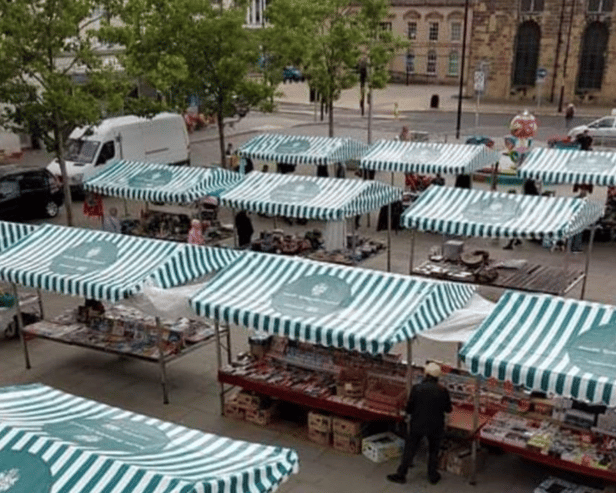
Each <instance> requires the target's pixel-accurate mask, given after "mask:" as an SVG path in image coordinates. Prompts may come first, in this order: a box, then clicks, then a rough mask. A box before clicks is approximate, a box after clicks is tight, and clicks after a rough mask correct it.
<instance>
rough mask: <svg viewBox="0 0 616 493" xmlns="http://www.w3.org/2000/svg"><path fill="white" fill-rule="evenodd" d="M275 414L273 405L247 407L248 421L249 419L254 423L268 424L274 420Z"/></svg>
mask: <svg viewBox="0 0 616 493" xmlns="http://www.w3.org/2000/svg"><path fill="white" fill-rule="evenodd" d="M273 415H274V408H273V407H270V408H268V409H247V410H246V421H249V422H250V423H254V424H256V425H259V426H267V425H268V424H270V423H271V422H272V418H273Z"/></svg>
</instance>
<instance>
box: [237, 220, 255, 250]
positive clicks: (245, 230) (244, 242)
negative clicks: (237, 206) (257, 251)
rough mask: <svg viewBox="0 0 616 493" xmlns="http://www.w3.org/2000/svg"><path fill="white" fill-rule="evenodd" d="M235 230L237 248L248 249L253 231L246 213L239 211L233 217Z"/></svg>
mask: <svg viewBox="0 0 616 493" xmlns="http://www.w3.org/2000/svg"><path fill="white" fill-rule="evenodd" d="M235 229H236V231H237V239H238V246H239V247H240V248H250V245H251V242H252V234H253V233H254V229H253V227H252V221H251V220H250V218H249V217H248V214H247V213H246V211H240V212H238V213H237V215H236V216H235Z"/></svg>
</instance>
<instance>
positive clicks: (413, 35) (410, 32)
mask: <svg viewBox="0 0 616 493" xmlns="http://www.w3.org/2000/svg"><path fill="white" fill-rule="evenodd" d="M406 32H407V36H408V38H409V39H417V23H416V22H409V23H408V24H407V27H406Z"/></svg>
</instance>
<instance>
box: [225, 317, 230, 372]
mask: <svg viewBox="0 0 616 493" xmlns="http://www.w3.org/2000/svg"><path fill="white" fill-rule="evenodd" d="M225 331H226V334H225V336H226V339H227V364H228V365H230V364H231V324H227V325H226V326H225Z"/></svg>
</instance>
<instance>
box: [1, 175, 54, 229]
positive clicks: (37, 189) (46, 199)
mask: <svg viewBox="0 0 616 493" xmlns="http://www.w3.org/2000/svg"><path fill="white" fill-rule="evenodd" d="M63 202H64V193H63V192H62V187H61V186H60V183H59V182H58V180H57V179H56V178H55V177H54V176H53V175H52V174H51V173H50V172H49V171H47V170H46V169H44V168H43V169H36V168H24V167H17V166H0V217H2V218H14V217H40V216H46V217H55V216H57V215H58V211H59V208H60V206H61V205H62V203H63Z"/></svg>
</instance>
